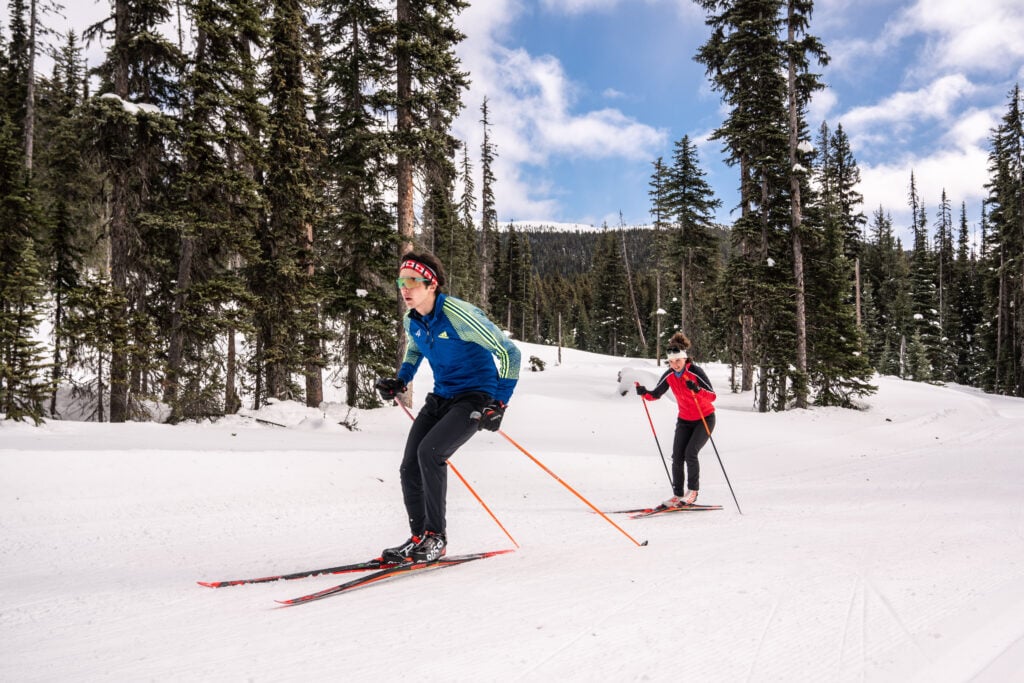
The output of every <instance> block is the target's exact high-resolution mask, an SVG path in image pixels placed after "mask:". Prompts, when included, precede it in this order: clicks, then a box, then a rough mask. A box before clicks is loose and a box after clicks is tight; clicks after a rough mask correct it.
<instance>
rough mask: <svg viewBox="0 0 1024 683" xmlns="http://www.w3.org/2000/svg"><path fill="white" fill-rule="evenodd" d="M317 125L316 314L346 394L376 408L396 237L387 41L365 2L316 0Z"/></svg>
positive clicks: (380, 16) (392, 347)
mask: <svg viewBox="0 0 1024 683" xmlns="http://www.w3.org/2000/svg"><path fill="white" fill-rule="evenodd" d="M321 10H322V12H323V15H324V35H323V39H324V46H325V49H324V52H325V54H324V56H323V73H324V75H325V80H326V83H325V84H324V86H323V88H322V90H323V91H324V92H325V93H326V95H325V102H324V103H323V114H322V117H323V119H324V120H323V121H322V123H321V125H322V128H323V130H324V131H325V132H324V137H325V141H324V142H325V144H324V149H325V155H324V162H323V165H322V169H321V174H322V176H323V185H324V187H325V194H326V197H325V202H324V203H325V206H326V209H325V215H324V217H323V219H322V220H321V221H319V222H318V228H317V229H318V234H319V235H320V238H319V239H318V240H317V244H318V245H320V248H319V261H320V263H321V268H320V271H319V274H320V281H321V288H322V291H323V292H324V297H325V298H324V312H325V315H326V316H327V318H328V319H329V320H332V321H337V323H338V324H340V330H339V333H340V336H341V338H342V350H341V354H340V356H341V358H340V361H341V363H342V364H343V367H344V368H345V396H346V398H345V400H346V402H347V403H348V404H349V405H350V406H356V407H373V406H376V405H380V403H379V399H378V397H377V392H376V391H374V389H373V383H374V382H375V381H376V379H377V378H378V377H381V376H389V375H391V374H393V373H394V365H395V356H396V355H397V354H398V344H397V337H396V335H395V328H394V318H395V305H396V304H395V290H394V282H393V280H392V279H391V278H392V276H393V273H394V268H395V260H396V258H397V256H398V254H397V250H398V246H397V244H398V234H397V233H396V232H395V229H394V225H393V217H392V215H391V213H390V212H389V210H388V205H387V200H386V198H385V192H386V190H387V181H388V179H387V173H386V169H387V165H388V156H387V152H388V149H387V140H386V133H385V126H384V121H383V120H382V118H381V117H380V115H379V112H382V111H384V109H385V103H386V101H387V96H386V95H384V94H383V93H384V92H385V91H386V87H387V85H388V78H389V77H388V74H387V62H388V58H389V56H388V52H389V49H390V46H389V44H388V42H387V40H388V37H387V33H386V31H384V27H385V25H386V22H387V17H386V15H385V12H384V11H383V10H382V8H381V7H379V5H378V3H375V2H371V1H370V0H365V1H360V2H350V1H348V0H331V1H330V2H326V1H325V2H323V3H322V5H321Z"/></svg>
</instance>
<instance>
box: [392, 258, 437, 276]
mask: <svg viewBox="0 0 1024 683" xmlns="http://www.w3.org/2000/svg"><path fill="white" fill-rule="evenodd" d="M406 268H408V269H409V270H415V271H416V272H417V273H419V274H420V275H422V276H423V277H425V278H427V279H428V280H430V281H431V282H437V273H435V272H434V271H433V269H431V268H430V266H427V265H425V264H422V263H420V262H419V261H413V260H412V259H408V260H405V261H402V265H400V266H399V267H398V270H400V271H401V270H405V269H406Z"/></svg>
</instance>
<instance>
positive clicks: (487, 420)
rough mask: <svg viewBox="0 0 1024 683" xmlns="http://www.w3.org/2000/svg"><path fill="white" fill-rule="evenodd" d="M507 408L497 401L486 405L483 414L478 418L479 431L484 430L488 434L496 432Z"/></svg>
mask: <svg viewBox="0 0 1024 683" xmlns="http://www.w3.org/2000/svg"><path fill="white" fill-rule="evenodd" d="M507 407H508V406H506V405H505V404H504V403H502V402H501V401H498V400H494V401H491V402H490V403H489V404H487V407H486V408H484V412H483V414H482V415H481V416H480V429H486V430H487V431H489V432H496V431H498V430H499V429H500V428H501V418H503V417H505V408H507Z"/></svg>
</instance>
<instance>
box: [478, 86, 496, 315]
mask: <svg viewBox="0 0 1024 683" xmlns="http://www.w3.org/2000/svg"><path fill="white" fill-rule="evenodd" d="M480 114H481V116H482V117H483V118H481V119H480V123H481V125H483V129H484V139H483V142H482V143H481V145H480V174H481V181H480V239H479V257H480V300H481V301H484V302H488V301H490V298H491V297H490V294H489V292H490V287H491V278H493V277H494V275H493V274H492V273H491V272H490V262H491V261H492V260H493V258H494V257H493V256H492V254H494V252H495V250H496V248H497V242H498V211H497V209H496V208H495V202H494V183H495V178H494V160H495V159H496V158H497V150H496V149H495V145H494V143H493V142H491V137H490V136H491V133H490V121H489V119H488V110H487V98H486V97H485V98H484V101H483V104H481V105H480Z"/></svg>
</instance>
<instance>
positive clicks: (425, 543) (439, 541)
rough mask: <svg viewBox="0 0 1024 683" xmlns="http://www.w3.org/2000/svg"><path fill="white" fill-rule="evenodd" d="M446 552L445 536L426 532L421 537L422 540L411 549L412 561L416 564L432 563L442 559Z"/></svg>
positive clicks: (446, 540)
mask: <svg viewBox="0 0 1024 683" xmlns="http://www.w3.org/2000/svg"><path fill="white" fill-rule="evenodd" d="M447 552H448V539H447V538H445V535H444V534H435V533H434V532H433V531H428V532H427V533H426V534H424V535H423V540H422V541H420V542H419V543H417V544H416V547H415V548H413V549H412V559H414V560H416V561H417V562H434V561H435V560H439V559H441V558H442V557H444V555H445V553H447Z"/></svg>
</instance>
